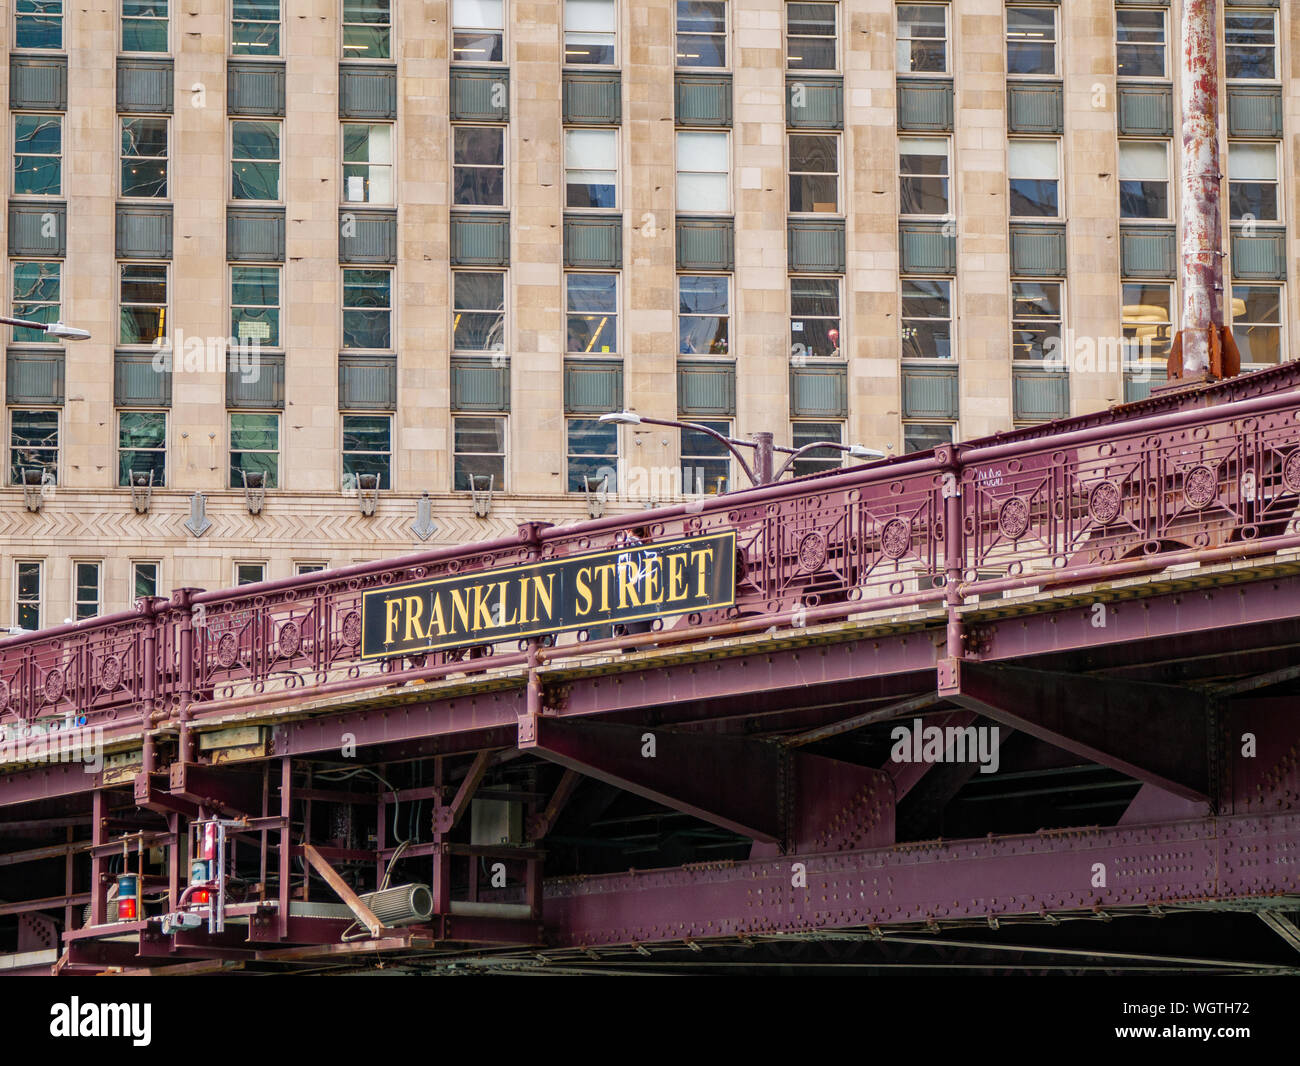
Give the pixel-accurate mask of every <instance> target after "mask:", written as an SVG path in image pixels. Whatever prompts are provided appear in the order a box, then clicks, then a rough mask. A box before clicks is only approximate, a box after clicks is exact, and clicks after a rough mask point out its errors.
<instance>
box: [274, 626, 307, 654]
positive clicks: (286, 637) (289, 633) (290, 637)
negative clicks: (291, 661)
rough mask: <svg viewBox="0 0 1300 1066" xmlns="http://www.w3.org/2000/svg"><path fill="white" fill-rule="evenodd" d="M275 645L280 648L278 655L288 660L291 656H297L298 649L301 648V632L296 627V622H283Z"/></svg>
mask: <svg viewBox="0 0 1300 1066" xmlns="http://www.w3.org/2000/svg"><path fill="white" fill-rule="evenodd" d="M277 643H278V644H279V646H280V654H281V655H283V656H285V657H286V658H288V657H289V656H291V655H297V654H298V649H299V648H301V647H302V630H301V629H300V628H299V627H298V623H297V622H285V623H284V625H282V626H281V627H280V635H279V639H278V641H277Z"/></svg>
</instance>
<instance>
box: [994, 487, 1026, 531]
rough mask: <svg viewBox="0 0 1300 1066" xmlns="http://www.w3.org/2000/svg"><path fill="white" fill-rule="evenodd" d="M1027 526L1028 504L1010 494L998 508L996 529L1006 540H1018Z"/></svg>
mask: <svg viewBox="0 0 1300 1066" xmlns="http://www.w3.org/2000/svg"><path fill="white" fill-rule="evenodd" d="M1028 528H1029V504H1027V503H1025V501H1024V500H1022V499H1021V498H1020V497H1019V496H1012V497H1011V499H1009V500H1007V501H1006V503H1004V504H1003V505H1002V506H1001V507H1000V508H999V509H998V529H1000V530H1002V535H1003V536H1004V537H1006V538H1007V539H1008V540H1019V539H1020V538H1021V537H1022V536H1024V533H1025V530H1026V529H1028Z"/></svg>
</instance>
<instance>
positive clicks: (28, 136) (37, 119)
mask: <svg viewBox="0 0 1300 1066" xmlns="http://www.w3.org/2000/svg"><path fill="white" fill-rule="evenodd" d="M14 195H15V196H62V195H63V116H62V115H14Z"/></svg>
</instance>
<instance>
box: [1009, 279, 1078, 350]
mask: <svg viewBox="0 0 1300 1066" xmlns="http://www.w3.org/2000/svg"><path fill="white" fill-rule="evenodd" d="M1063 306H1064V303H1063V301H1062V299H1061V283H1060V282H1059V281H1013V282H1012V283H1011V358H1012V359H1014V360H1017V361H1020V362H1042V360H1043V359H1044V358H1047V357H1048V356H1055V357H1056V358H1058V359H1060V358H1063V357H1064V354H1065V353H1063V352H1061V351H1060V350H1059V349H1060V345H1061V308H1062V307H1063Z"/></svg>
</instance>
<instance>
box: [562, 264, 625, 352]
mask: <svg viewBox="0 0 1300 1066" xmlns="http://www.w3.org/2000/svg"><path fill="white" fill-rule="evenodd" d="M564 281H565V296H566V299H567V301H568V302H567V306H568V337H569V339H568V347H567V348H566V351H569V352H573V353H581V354H583V355H590V354H592V353H597V354H600V355H610V354H612V353H614V352H617V351H618V275H617V274H566V275H565V277H564Z"/></svg>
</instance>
